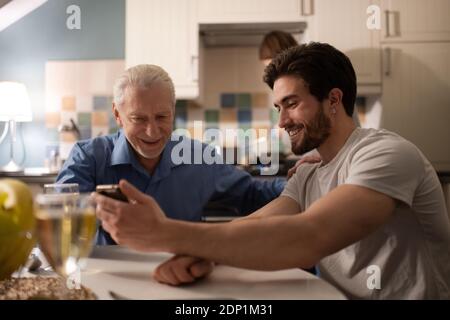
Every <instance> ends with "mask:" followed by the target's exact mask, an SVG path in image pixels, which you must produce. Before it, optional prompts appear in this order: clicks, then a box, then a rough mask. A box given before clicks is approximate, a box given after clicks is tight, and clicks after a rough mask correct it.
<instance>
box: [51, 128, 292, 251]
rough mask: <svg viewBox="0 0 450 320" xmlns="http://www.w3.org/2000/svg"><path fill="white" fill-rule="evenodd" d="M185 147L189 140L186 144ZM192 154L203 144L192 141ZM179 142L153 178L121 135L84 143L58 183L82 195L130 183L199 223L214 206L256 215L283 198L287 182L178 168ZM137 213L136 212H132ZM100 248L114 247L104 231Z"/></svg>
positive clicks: (215, 167)
mask: <svg viewBox="0 0 450 320" xmlns="http://www.w3.org/2000/svg"><path fill="white" fill-rule="evenodd" d="M184 141H185V142H186V141H187V140H184ZM189 142H192V143H190V144H189V145H191V148H192V154H193V153H194V152H195V151H196V150H197V149H198V148H202V149H204V148H205V145H204V144H201V143H199V142H198V141H195V140H189ZM177 143H178V141H171V140H169V141H168V142H167V144H166V146H165V148H164V150H163V153H162V156H161V160H160V161H159V163H158V165H157V167H156V169H155V171H154V172H153V174H150V173H149V172H148V171H146V170H145V169H144V167H143V166H142V165H141V164H140V163H139V161H138V160H137V158H136V155H135V153H134V150H133V149H132V147H131V145H130V144H129V143H128V141H127V139H126V137H125V135H124V134H123V133H122V131H119V132H117V133H116V134H113V135H109V136H102V137H97V138H94V139H90V140H84V141H79V142H77V143H76V144H75V146H74V147H73V149H72V151H71V153H70V155H69V158H68V159H67V161H66V162H65V163H64V166H63V168H62V169H61V171H60V172H59V175H58V177H57V182H58V183H78V184H79V186H80V192H90V191H94V190H95V187H96V186H97V185H100V184H117V183H119V180H120V179H126V180H128V181H129V182H130V183H132V184H133V185H134V186H135V187H137V188H138V189H139V190H140V191H142V192H144V193H146V194H148V195H151V196H152V197H153V198H154V199H155V200H156V201H157V202H158V204H159V205H160V207H161V208H162V210H163V211H164V212H165V213H166V215H167V216H168V217H170V218H173V219H180V220H188V221H200V220H201V217H202V211H203V208H204V207H205V206H206V204H207V203H208V202H210V201H217V202H221V203H223V204H227V205H232V206H233V207H235V208H236V209H237V210H238V211H239V213H240V214H242V215H245V214H248V213H251V212H253V211H255V210H257V209H258V208H260V207H262V206H264V205H265V204H267V203H268V202H270V201H271V200H273V199H274V198H276V197H278V196H279V195H280V193H281V191H282V190H283V188H284V184H285V182H284V180H282V179H274V180H272V181H260V180H256V179H252V177H251V176H250V175H249V174H248V173H247V172H245V171H243V170H240V169H238V168H236V167H234V166H232V165H226V164H209V165H208V164H205V163H202V164H175V163H174V161H172V158H171V153H172V149H173V148H174V146H175V145H176V144H177ZM130 214H132V213H130ZM97 243H98V244H112V243H114V242H113V240H112V239H111V238H110V237H109V235H108V234H107V233H106V232H105V231H103V230H102V229H101V228H100V229H99V233H98V234H97Z"/></svg>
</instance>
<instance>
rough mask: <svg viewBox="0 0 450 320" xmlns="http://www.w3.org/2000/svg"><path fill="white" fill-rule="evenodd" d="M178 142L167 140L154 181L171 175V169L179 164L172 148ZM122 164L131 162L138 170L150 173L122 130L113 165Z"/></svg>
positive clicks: (117, 141) (114, 152)
mask: <svg viewBox="0 0 450 320" xmlns="http://www.w3.org/2000/svg"><path fill="white" fill-rule="evenodd" d="M177 143H178V141H172V139H169V140H168V141H167V143H166V145H165V147H164V150H163V151H162V155H161V159H160V160H159V163H158V165H157V166H156V169H155V171H154V173H153V177H152V182H156V181H158V180H161V179H163V178H165V177H167V176H169V175H170V172H171V169H172V168H173V167H176V166H178V164H175V163H173V161H172V157H171V153H172V149H173V147H174V146H175V145H176V144H177ZM121 164H130V165H132V166H133V167H134V168H136V169H137V170H139V171H143V172H144V173H145V174H147V175H149V173H148V172H147V171H146V170H145V169H144V167H143V166H142V165H141V164H140V163H139V161H138V159H137V158H136V156H135V154H134V152H133V150H132V147H131V145H130V144H129V143H128V141H127V139H126V137H125V134H124V133H123V131H122V130H120V131H119V132H118V138H117V140H116V142H115V143H114V149H113V151H112V154H111V166H115V165H121Z"/></svg>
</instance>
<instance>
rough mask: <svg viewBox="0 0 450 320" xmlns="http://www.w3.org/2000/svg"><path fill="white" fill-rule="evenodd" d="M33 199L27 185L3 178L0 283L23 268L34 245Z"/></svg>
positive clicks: (0, 189) (0, 213) (1, 181)
mask: <svg viewBox="0 0 450 320" xmlns="http://www.w3.org/2000/svg"><path fill="white" fill-rule="evenodd" d="M35 223H36V222H35V218H34V214H33V196H32V193H31V191H30V189H29V188H28V186H27V185H26V184H24V183H23V182H20V181H18V180H14V179H0V280H2V279H5V278H8V277H9V276H10V275H11V274H12V273H13V272H14V271H16V270H17V269H18V268H19V267H20V266H21V265H23V264H24V263H25V262H26V260H27V257H28V255H29V254H30V251H31V249H32V248H33V246H34V243H35V239H34V237H33V232H34V226H35Z"/></svg>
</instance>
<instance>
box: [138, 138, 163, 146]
mask: <svg viewBox="0 0 450 320" xmlns="http://www.w3.org/2000/svg"><path fill="white" fill-rule="evenodd" d="M140 140H141V142H142V143H143V144H145V145H146V146H154V145H157V144H158V143H159V142H160V141H161V139H158V140H154V141H147V140H142V139H140Z"/></svg>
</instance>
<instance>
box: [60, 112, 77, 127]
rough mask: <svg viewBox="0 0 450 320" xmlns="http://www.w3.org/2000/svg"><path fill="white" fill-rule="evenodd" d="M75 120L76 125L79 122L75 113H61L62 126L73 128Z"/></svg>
mask: <svg viewBox="0 0 450 320" xmlns="http://www.w3.org/2000/svg"><path fill="white" fill-rule="evenodd" d="M70 120H73V121H74V122H75V123H77V121H78V115H77V113H76V112H75V111H61V124H62V125H68V126H71V125H72V122H71V121H70Z"/></svg>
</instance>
